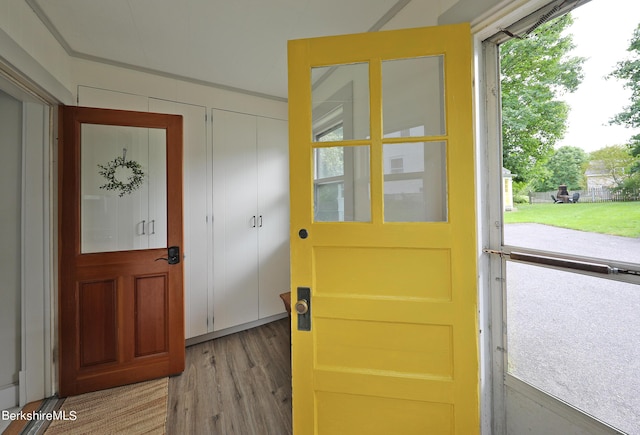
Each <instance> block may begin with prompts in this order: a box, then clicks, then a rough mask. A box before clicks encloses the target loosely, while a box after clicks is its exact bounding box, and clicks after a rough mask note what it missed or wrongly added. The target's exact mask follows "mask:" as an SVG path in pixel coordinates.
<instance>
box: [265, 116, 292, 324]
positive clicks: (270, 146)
mask: <svg viewBox="0 0 640 435" xmlns="http://www.w3.org/2000/svg"><path fill="white" fill-rule="evenodd" d="M258 213H259V218H260V217H261V219H259V221H258V225H259V228H258V230H259V231H258V252H259V254H258V258H259V262H260V271H259V285H258V287H259V293H260V318H264V317H268V316H272V315H275V314H279V313H282V312H284V305H283V304H282V300H281V299H280V297H279V295H280V293H284V292H287V291H289V286H290V278H289V153H288V126H287V122H286V121H282V120H278V119H271V118H262V117H259V118H258Z"/></svg>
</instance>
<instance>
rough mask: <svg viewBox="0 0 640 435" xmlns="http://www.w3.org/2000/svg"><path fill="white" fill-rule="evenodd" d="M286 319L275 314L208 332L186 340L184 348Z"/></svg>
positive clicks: (285, 314) (285, 315)
mask: <svg viewBox="0 0 640 435" xmlns="http://www.w3.org/2000/svg"><path fill="white" fill-rule="evenodd" d="M285 317H288V314H287V313H280V314H276V315H275V316H269V317H265V318H264V319H259V320H255V321H253V322H249V323H243V324H242V325H237V326H233V327H231V328H226V329H221V330H220V331H214V332H209V333H208V334H203V335H198V336H197V337H191V338H188V339H187V340H186V346H187V347H189V346H193V345H194V344H198V343H203V342H205V341H209V340H213V339H215V338H220V337H224V336H225V335H231V334H235V333H236V332H240V331H246V330H247V329H251V328H256V327H258V326H262V325H266V324H267V323H271V322H275V321H276V320H281V319H284V318H285Z"/></svg>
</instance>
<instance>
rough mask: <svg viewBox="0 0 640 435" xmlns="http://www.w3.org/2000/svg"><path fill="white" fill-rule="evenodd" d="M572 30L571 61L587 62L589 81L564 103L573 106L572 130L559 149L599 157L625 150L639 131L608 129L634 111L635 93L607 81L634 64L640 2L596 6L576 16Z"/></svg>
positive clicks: (600, 1)
mask: <svg viewBox="0 0 640 435" xmlns="http://www.w3.org/2000/svg"><path fill="white" fill-rule="evenodd" d="M571 15H572V16H573V18H574V24H573V25H572V26H571V28H570V30H569V31H570V32H571V33H572V34H573V41H574V44H575V45H576V48H575V49H574V50H573V51H572V53H571V54H572V55H576V56H582V57H585V58H587V61H586V62H585V63H584V65H583V71H584V76H585V77H584V80H583V81H582V84H581V85H580V87H579V88H578V90H577V91H576V92H574V93H573V94H567V95H565V96H564V97H563V99H564V100H565V101H567V102H568V103H569V105H570V106H571V111H570V112H569V119H568V122H569V124H568V129H567V133H566V134H565V137H564V139H563V140H562V141H560V142H559V143H558V144H557V145H556V147H560V146H564V145H570V146H576V147H580V148H582V149H584V150H585V151H587V152H590V151H595V150H597V149H600V148H603V147H605V146H608V145H616V144H626V143H627V142H628V140H629V138H630V137H631V136H633V135H634V134H638V133H640V129H630V128H625V127H623V126H618V125H609V120H610V119H611V118H612V117H613V116H615V115H616V114H617V113H619V112H620V111H621V110H622V109H623V108H624V107H625V106H627V105H629V97H630V95H631V91H630V90H625V89H624V88H623V86H622V82H621V81H618V80H616V79H613V78H611V79H608V80H605V79H604V77H605V76H607V75H608V74H609V73H610V72H611V71H613V70H614V69H615V66H616V63H617V62H618V61H621V60H624V59H627V58H629V52H628V51H627V48H628V47H629V42H630V40H631V37H632V35H633V30H634V29H635V28H636V26H637V25H638V24H640V1H638V0H591V1H590V2H588V3H587V4H585V5H583V6H580V7H579V8H577V9H575V10H574V11H572V12H571Z"/></svg>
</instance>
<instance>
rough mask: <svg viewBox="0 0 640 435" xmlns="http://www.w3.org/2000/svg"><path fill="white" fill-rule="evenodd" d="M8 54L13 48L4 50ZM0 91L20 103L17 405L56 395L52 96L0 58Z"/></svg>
mask: <svg viewBox="0 0 640 435" xmlns="http://www.w3.org/2000/svg"><path fill="white" fill-rule="evenodd" d="M0 36H1V35H0ZM6 48H7V50H8V51H9V52H11V50H12V47H11V45H9V46H8V47H6ZM0 89H1V90H2V91H3V92H5V93H6V94H8V95H10V96H11V97H13V98H15V99H16V100H18V101H19V102H21V103H22V125H21V130H22V132H23V135H22V139H21V141H22V142H21V154H22V162H21V177H20V182H19V183H20V186H21V194H20V196H21V203H22V205H21V218H20V222H21V227H22V231H21V233H22V234H21V235H20V238H21V243H20V246H19V247H18V251H17V253H16V255H17V256H18V257H20V262H21V266H20V276H21V283H20V288H21V290H20V298H21V319H20V326H19V331H20V334H21V336H20V354H21V357H20V360H21V361H20V371H19V375H18V383H17V385H16V386H15V389H14V391H15V398H16V401H17V404H18V406H19V407H22V406H24V405H25V404H27V403H29V402H32V401H34V400H39V399H42V398H44V397H48V396H51V395H52V394H53V393H54V391H55V373H54V363H53V348H54V340H53V332H52V331H54V330H55V325H54V315H53V312H52V310H53V306H54V299H53V294H54V292H53V290H54V287H55V284H54V281H55V280H54V274H55V272H54V270H55V266H54V262H55V261H56V256H55V254H54V252H55V230H54V228H55V226H54V225H55V223H54V208H55V204H54V201H55V200H54V199H53V197H52V195H53V188H54V182H53V176H54V175H53V173H54V171H55V168H54V166H53V164H52V162H53V157H52V156H53V155H54V148H55V140H54V137H55V135H54V130H53V128H52V127H54V125H55V124H54V118H55V113H54V107H55V102H54V101H53V99H52V98H49V97H47V96H45V95H44V94H43V93H42V92H41V91H39V90H38V89H36V88H35V87H34V86H32V85H30V84H29V82H28V81H27V80H26V79H25V78H24V75H22V74H20V73H18V72H16V71H14V70H13V69H12V68H11V67H9V66H8V65H7V64H5V63H4V62H3V61H2V59H0Z"/></svg>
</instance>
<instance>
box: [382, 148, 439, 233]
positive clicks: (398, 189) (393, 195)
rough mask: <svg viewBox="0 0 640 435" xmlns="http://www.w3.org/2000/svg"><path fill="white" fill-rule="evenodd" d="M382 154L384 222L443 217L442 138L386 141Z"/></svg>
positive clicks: (437, 220) (427, 220)
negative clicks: (437, 140)
mask: <svg viewBox="0 0 640 435" xmlns="http://www.w3.org/2000/svg"><path fill="white" fill-rule="evenodd" d="M383 154H384V158H383V160H384V220H385V222H444V221H446V220H447V173H446V167H447V164H446V163H447V160H446V145H445V142H416V143H396V144H386V145H384V148H383Z"/></svg>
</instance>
